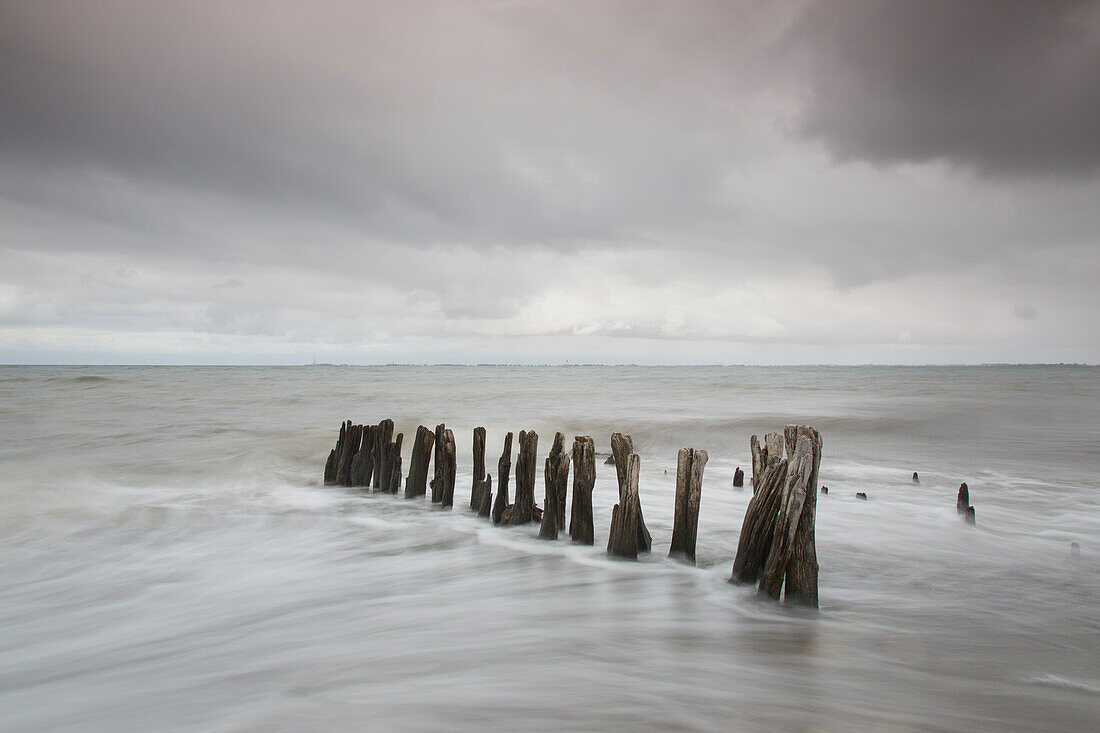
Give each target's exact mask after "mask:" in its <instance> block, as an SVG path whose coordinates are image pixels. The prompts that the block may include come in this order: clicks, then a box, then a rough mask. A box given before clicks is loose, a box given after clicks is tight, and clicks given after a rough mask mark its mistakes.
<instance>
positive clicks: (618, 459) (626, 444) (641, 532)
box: [611, 433, 653, 552]
mask: <svg viewBox="0 0 1100 733" xmlns="http://www.w3.org/2000/svg"><path fill="white" fill-rule="evenodd" d="M633 452H634V441H633V439H631V437H630V436H629V435H623V434H622V433H612V434H611V457H612V458H614V459H615V476H616V478H618V480H619V503H620V504H621V503H622V501H623V496H624V494H625V493H626V488H625V486H626V479H627V468H628V467H627V458H628V457H629V456H630V454H631V453H633ZM635 496H636V498H637V502H638V506H636V507H635V508H634V511H633V514H634V515H635V516H636V517H637V518H638V521H637V527H638V542H637V546H638V551H639V552H649V550H650V547H652V545H653V538H652V537H650V534H649V529H648V528H647V527H646V526H645V519H644V518H643V517H642V502H641V498H640V497H637V492H636V491H635Z"/></svg>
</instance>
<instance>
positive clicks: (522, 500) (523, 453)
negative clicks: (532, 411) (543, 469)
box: [509, 430, 539, 525]
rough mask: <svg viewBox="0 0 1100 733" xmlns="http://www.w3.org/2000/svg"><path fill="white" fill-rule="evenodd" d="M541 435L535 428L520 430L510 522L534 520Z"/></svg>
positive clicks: (526, 522)
mask: <svg viewBox="0 0 1100 733" xmlns="http://www.w3.org/2000/svg"><path fill="white" fill-rule="evenodd" d="M538 445H539V435H538V433H536V432H535V431H534V430H521V431H520V432H519V454H518V455H517V456H516V503H515V504H514V505H513V507H512V517H511V521H510V522H509V524H513V525H516V524H528V523H530V522H531V521H533V520H534V516H535V513H534V506H535V473H536V468H537V466H536V460H537V459H536V454H537V453H538Z"/></svg>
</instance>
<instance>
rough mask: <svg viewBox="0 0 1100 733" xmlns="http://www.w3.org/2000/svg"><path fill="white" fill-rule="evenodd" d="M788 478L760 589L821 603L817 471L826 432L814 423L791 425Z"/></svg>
mask: <svg viewBox="0 0 1100 733" xmlns="http://www.w3.org/2000/svg"><path fill="white" fill-rule="evenodd" d="M784 434H785V442H786V444H787V481H786V483H785V486H784V488H783V495H782V498H781V504H780V507H779V516H778V518H777V521H776V525H775V535H774V538H773V539H772V544H771V548H770V550H769V554H768V559H767V561H766V562H765V564H764V571H763V574H762V575H761V578H760V591H761V592H762V593H766V594H767V595H768V596H770V597H771V598H772V599H773V600H779V594H780V591H781V590H782V591H783V599H784V600H785V601H787V602H788V603H798V604H801V605H804V606H812V607H814V608H817V605H818V603H817V570H818V567H817V546H816V542H815V538H814V534H815V532H814V523H815V520H816V512H817V490H816V489H817V474H818V469H819V468H820V466H821V435H820V434H818V432H817V431H816V430H814V429H813V428H811V427H810V426H808V425H788V426H787V427H786V428H785V430H784Z"/></svg>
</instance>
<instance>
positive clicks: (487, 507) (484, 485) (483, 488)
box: [477, 473, 493, 517]
mask: <svg viewBox="0 0 1100 733" xmlns="http://www.w3.org/2000/svg"><path fill="white" fill-rule="evenodd" d="M492 513H493V474H491V473H487V474H485V480H484V481H482V482H481V483H480V484H479V485H478V506H477V515H478V516H479V517H488V516H489V515H490V514H492Z"/></svg>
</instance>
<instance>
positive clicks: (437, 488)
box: [428, 423, 447, 504]
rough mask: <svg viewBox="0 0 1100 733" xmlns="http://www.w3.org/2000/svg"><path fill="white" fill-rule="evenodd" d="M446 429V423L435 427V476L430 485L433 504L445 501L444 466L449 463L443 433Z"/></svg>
mask: <svg viewBox="0 0 1100 733" xmlns="http://www.w3.org/2000/svg"><path fill="white" fill-rule="evenodd" d="M446 429H447V426H446V425H445V424H444V423H439V424H438V425H436V426H435V451H434V456H433V458H432V466H433V469H434V475H433V477H432V480H431V482H430V483H429V484H428V485H429V486H431V487H432V502H434V503H436V504H438V503H439V502H441V501H443V474H444V466H445V465H446V463H447V458H446V453H447V449H446V447H445V446H444V445H443V433H444V431H445V430H446Z"/></svg>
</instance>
